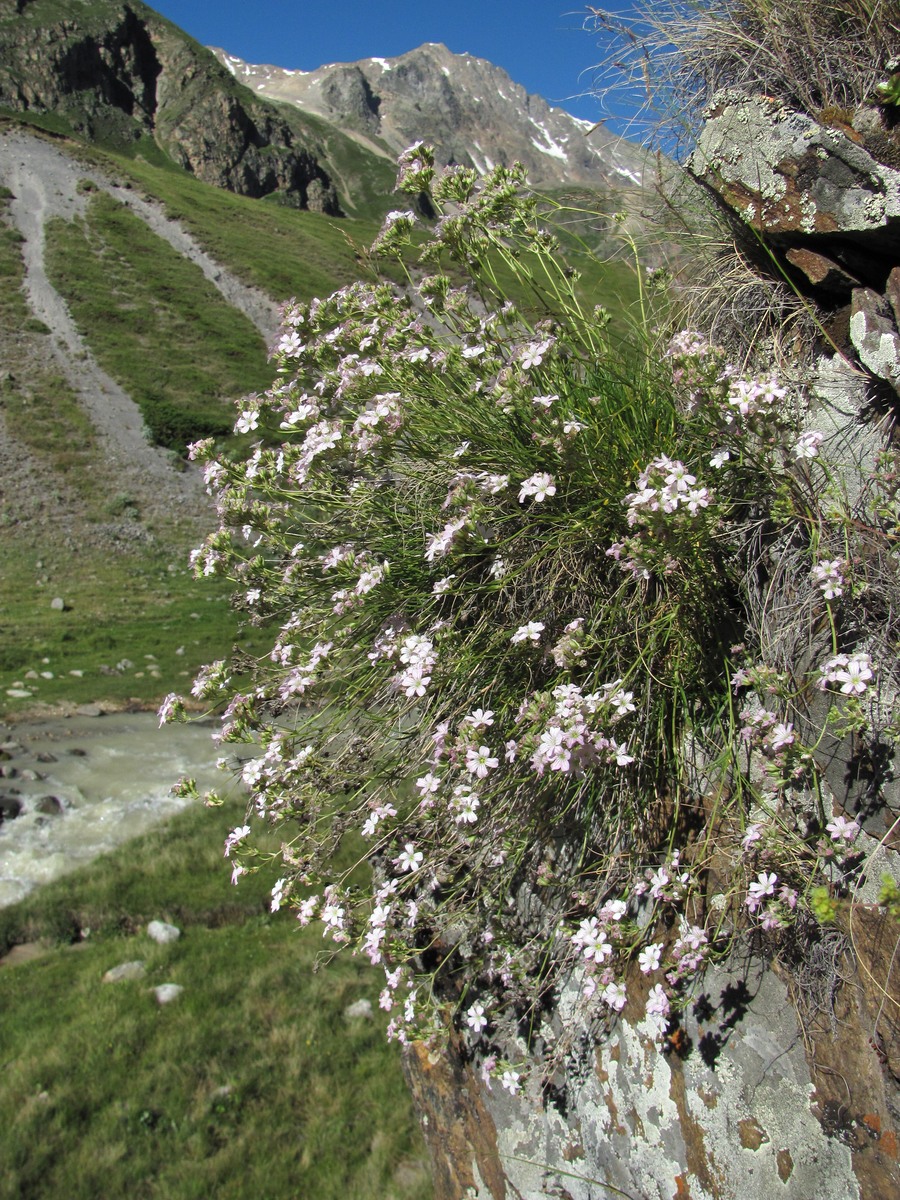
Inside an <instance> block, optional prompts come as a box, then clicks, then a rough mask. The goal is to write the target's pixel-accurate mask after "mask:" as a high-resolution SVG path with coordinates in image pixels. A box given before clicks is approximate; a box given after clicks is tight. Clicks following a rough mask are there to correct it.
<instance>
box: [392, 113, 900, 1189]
mask: <svg viewBox="0 0 900 1200" xmlns="http://www.w3.org/2000/svg"><path fill="white" fill-rule="evenodd" d="M897 139H898V127H897V125H896V124H893V123H892V121H891V119H890V114H887V113H885V112H879V111H878V110H876V109H867V110H860V111H859V112H858V113H857V114H855V116H854V119H853V120H852V121H850V120H847V121H842V122H841V123H840V125H839V126H837V125H835V124H824V123H823V122H822V121H820V120H814V119H813V118H811V117H810V116H808V115H806V114H802V113H798V112H795V111H792V110H789V109H786V108H784V107H783V106H779V105H778V104H776V103H775V102H773V101H771V100H770V99H768V98H765V97H760V96H738V95H733V94H731V95H727V96H720V97H718V98H717V101H716V103H715V104H714V106H713V108H712V110H711V112H710V115H709V120H708V122H707V125H706V128H705V130H704V132H703V134H702V136H701V137H700V139H699V143H698V146H697V150H696V153H695V154H694V157H693V159H692V160H691V164H690V170H691V173H692V174H693V176H694V178H695V179H696V180H697V181H699V183H700V185H701V187H702V189H703V190H704V191H706V192H707V194H708V195H711V196H712V197H713V198H714V202H715V203H716V204H719V205H721V206H722V208H723V211H724V212H725V214H726V215H727V216H728V217H730V218H732V219H733V218H734V217H735V216H737V217H738V218H739V221H738V225H739V226H740V225H742V227H743V229H744V230H745V232H747V233H748V234H749V236H748V237H746V238H745V239H744V240H745V242H746V244H747V246H751V247H756V250H757V252H758V253H757V261H758V262H759V264H760V270H765V271H768V273H769V274H770V276H771V277H772V278H773V279H774V280H780V279H783V276H784V274H787V275H788V276H789V278H790V279H791V280H792V282H793V284H794V287H795V288H796V290H797V291H799V292H800V293H802V294H804V295H805V296H806V297H807V298H808V300H809V303H810V309H809V312H810V314H811V315H812V316H813V317H814V324H815V325H816V326H817V329H818V331H819V332H818V338H819V340H818V360H817V361H816V362H814V363H813V366H812V368H811V371H810V375H811V377H812V388H811V390H812V393H813V403H812V406H811V410H810V420H812V421H814V422H815V425H816V428H818V429H820V430H824V431H825V434H826V437H827V438H828V439H829V441H830V442H831V443H832V444H833V445H834V446H836V447H837V448H838V450H839V454H840V455H841V456H842V457H838V458H837V459H835V460H834V461H835V462H836V467H835V469H836V470H837V471H838V473H839V474H840V475H841V476H842V480H841V482H842V484H843V486H844V487H845V488H846V489H847V492H848V494H853V491H854V489H857V490H858V489H859V488H860V486H861V485H863V484H864V482H865V480H866V479H867V478H868V474H867V472H868V469H869V467H870V465H871V463H872V461H873V459H874V455H875V452H876V451H877V449H878V448H879V446H880V445H881V444H882V438H881V435H880V434H878V433H876V429H875V425H876V421H883V420H887V421H890V420H891V416H892V414H893V416H894V417H895V415H896V411H897V405H898V402H900V386H898V385H900V266H898V261H900V260H898V242H897V238H898V232H900V171H898V169H897V161H896V155H897V149H898V140H897ZM751 231H752V232H751ZM739 240H740V239H739ZM807 349H808V347H804V353H805V352H806V350H807ZM768 565H769V567H770V568H771V571H772V574H771V575H770V576H769V577H768V581H767V584H766V586H767V587H768V588H769V589H770V592H771V593H772V594H771V595H770V596H769V601H770V606H769V609H768V612H769V614H770V621H769V627H768V629H767V630H766V634H765V636H766V637H768V638H769V639H770V641H771V644H772V645H774V644H775V643H776V642H778V641H779V640H781V641H782V642H783V643H784V644H785V645H786V646H787V650H786V651H785V652H786V653H787V654H788V656H795V657H796V658H802V655H803V654H804V653H809V643H810V639H811V638H814V637H815V636H817V635H816V634H815V633H814V631H811V630H810V629H809V628H807V627H804V628H803V629H802V630H799V631H798V630H791V629H789V628H785V627H783V626H780V625H779V618H778V614H779V613H782V612H789V611H791V603H790V596H789V595H788V592H787V590H786V589H787V588H789V587H790V584H787V583H785V582H784V578H785V577H784V576H782V577H781V579H782V581H781V582H778V580H777V579H775V575H776V574H777V570H776V568H777V561H776V557H775V555H773V556H772V558H771V559H770V560H769V564H768ZM870 633H871V631H870V630H865V629H864V630H861V631H858V636H860V637H862V638H865V637H866V636H868V635H869V634H870ZM830 636H831V635H830V634H829V635H828V637H830ZM764 649H766V647H764ZM890 652H892V653H896V647H894V648H893V650H892V651H890ZM889 699H890V700H892V699H893V698H892V697H890V698H889ZM815 754H816V757H817V761H818V762H819V766H820V769H821V770H822V773H823V777H824V778H825V780H827V784H828V787H829V789H830V795H829V796H828V798H827V799H828V802H829V805H830V804H831V803H833V804H834V811H835V812H836V813H838V814H846V815H847V816H848V817H852V818H854V819H855V820H856V821H857V822H858V823H859V824H860V826H861V827H862V830H863V834H862V835H861V838H862V841H861V848H863V849H864V850H865V853H866V855H867V856H868V860H867V865H866V869H865V871H864V872H863V874H862V877H861V879H860V881H859V883H858V886H857V887H856V889H855V891H854V892H853V894H852V895H851V896H850V898H849V899H848V901H847V903H846V908H845V910H844V912H843V914H842V916H841V917H840V919H838V920H837V921H836V922H835V923H834V924H833V925H831V926H826V927H824V928H825V929H826V932H824V933H823V934H821V936H819V937H818V939H817V940H816V939H811V940H808V941H806V942H804V940H803V939H802V938H801V939H798V943H797V945H796V947H795V948H794V950H793V952H791V953H788V954H786V955H784V956H783V957H782V958H781V960H780V961H779V962H777V963H776V962H773V960H772V959H771V958H770V957H769V956H767V955H766V954H765V953H763V944H762V943H761V942H760V941H759V940H758V939H754V938H751V937H749V936H748V938H747V939H746V940H744V941H743V942H739V943H738V944H737V952H736V953H734V954H732V956H731V958H730V959H729V960H728V961H726V962H724V963H720V964H718V965H717V966H715V967H713V968H710V969H708V970H707V971H706V973H705V974H704V975H703V976H702V978H700V979H699V980H698V981H697V982H696V984H695V986H694V989H693V991H692V993H691V995H690V998H689V1003H688V1005H687V1007H686V1009H685V1011H684V1013H683V1014H682V1020H681V1023H680V1025H678V1026H677V1027H676V1028H675V1030H674V1031H673V1032H672V1035H671V1037H670V1038H669V1039H668V1041H667V1042H666V1044H665V1045H664V1047H663V1048H662V1049H660V1047H659V1045H658V1044H656V1043H654V1041H653V1039H652V1036H651V1029H650V1025H649V1023H647V1022H646V1021H645V1019H644V1018H642V1016H641V1014H640V1012H639V1011H638V1009H639V1007H640V1006H641V1005H642V1003H643V997H642V996H641V995H640V992H641V987H642V984H641V977H640V975H639V974H637V973H635V977H634V979H633V980H631V981H630V983H629V987H628V995H629V1001H628V1004H627V1006H626V1007H625V1009H624V1011H623V1012H622V1014H621V1016H620V1017H619V1018H618V1019H614V1020H611V1021H610V1022H609V1024H608V1027H607V1028H605V1029H603V1028H599V1027H598V1026H597V1025H593V1026H590V1027H589V1026H587V1025H584V1026H583V1027H578V1028H576V1029H574V1030H572V1029H571V1027H569V1028H568V1032H569V1034H570V1039H569V1045H570V1046H571V1049H570V1051H569V1053H568V1055H567V1057H566V1059H565V1061H564V1062H563V1063H561V1064H560V1066H559V1069H558V1070H557V1071H556V1073H555V1074H554V1075H553V1077H552V1078H551V1079H550V1080H549V1081H548V1082H546V1083H545V1085H544V1086H543V1087H541V1086H540V1085H539V1084H537V1083H535V1084H533V1085H531V1087H530V1090H527V1091H526V1094H524V1095H509V1094H507V1093H506V1092H504V1091H503V1089H502V1088H500V1087H499V1086H497V1085H496V1084H494V1085H493V1086H492V1087H491V1086H489V1084H488V1082H486V1079H485V1076H484V1075H483V1074H482V1073H481V1070H480V1066H481V1063H480V1059H479V1055H478V1053H477V1052H476V1047H475V1046H473V1044H472V1043H471V1040H470V1039H468V1038H467V1036H466V1035H465V1034H462V1035H458V1036H457V1037H456V1039H455V1040H454V1041H453V1042H452V1043H451V1046H450V1050H449V1053H448V1054H446V1055H438V1054H435V1055H434V1056H431V1055H429V1053H428V1051H427V1049H426V1048H425V1047H423V1046H411V1047H409V1048H408V1049H407V1052H406V1070H407V1073H408V1076H409V1079H410V1082H411V1086H412V1088H413V1091H414V1095H415V1097H416V1100H417V1103H418V1105H419V1108H420V1109H421V1111H422V1112H423V1114H424V1128H425V1131H426V1136H427V1137H428V1138H429V1142H430V1146H431V1150H432V1154H433V1156H434V1159H435V1164H436V1165H435V1179H436V1197H437V1200H462V1198H463V1197H466V1198H476V1197H477V1198H478V1200H487V1198H489V1197H490V1198H491V1200H501V1198H502V1200H537V1198H538V1197H545V1196H546V1197H550V1196H553V1197H559V1198H564V1200H601V1198H602V1200H605V1198H607V1197H609V1196H623V1197H628V1198H629V1200H676V1198H677V1200H772V1198H773V1197H783V1198H784V1200H810V1198H811V1197H816V1200H849V1198H851V1197H852V1198H856V1200H884V1198H885V1197H887V1196H894V1195H898V1194H900V1141H898V1138H900V970H898V966H897V939H898V934H900V927H898V923H897V920H896V915H891V913H890V912H888V911H887V910H886V909H885V907H884V906H883V905H881V904H879V902H878V901H879V886H880V881H881V879H882V877H883V876H884V875H887V876H889V877H892V878H893V879H894V880H898V879H900V853H898V843H897V836H896V831H897V826H898V822H900V790H898V788H897V784H896V782H895V780H896V775H897V763H896V761H893V760H892V759H891V755H890V753H889V752H888V751H887V750H885V751H884V753H883V754H882V756H881V759H880V760H879V761H876V760H875V758H873V757H871V756H869V755H868V754H867V752H866V751H865V750H864V748H863V746H862V743H861V742H860V741H859V740H858V739H856V738H855V737H854V736H853V735H848V736H846V737H843V738H840V737H836V736H832V735H831V734H830V733H828V732H826V733H825V734H823V736H822V738H821V740H820V741H819V742H818V744H817V746H816V750H815ZM876 757H877V756H876ZM717 886H718V885H717ZM726 886H727V881H726V882H725V883H724V884H722V887H723V890H724V888H725V887H726ZM567 986H569V985H567ZM571 988H572V995H569V994H568V993H567V990H566V988H563V989H562V990H561V991H560V992H559V993H558V994H557V995H556V997H555V1000H554V1004H553V1005H552V1007H551V1008H549V1009H548V1011H546V1012H545V1013H543V1014H542V1018H541V1019H542V1022H543V1023H544V1024H545V1025H546V1028H547V1030H548V1031H551V1032H552V1031H558V1030H559V1029H560V1028H561V1026H562V1023H563V1021H564V1014H565V1013H566V1011H567V1010H568V1011H574V999H575V998H576V995H577V988H576V987H575V985H574V984H572V985H571ZM633 992H634V993H637V1003H636V1004H635V1006H634V1007H632V1004H633V1001H632V999H631V997H632V993H633ZM542 1028H543V1025H542ZM532 1045H533V1043H532ZM516 1049H517V1052H519V1053H521V1054H522V1055H525V1056H527V1055H528V1053H529V1048H528V1047H526V1045H525V1043H524V1041H523V1042H522V1043H521V1045H520V1046H518V1047H517V1048H516ZM533 1061H535V1062H536V1061H537V1059H536V1058H535V1059H534V1060H533ZM535 1074H536V1075H539V1074H540V1073H539V1071H536V1072H535Z"/></svg>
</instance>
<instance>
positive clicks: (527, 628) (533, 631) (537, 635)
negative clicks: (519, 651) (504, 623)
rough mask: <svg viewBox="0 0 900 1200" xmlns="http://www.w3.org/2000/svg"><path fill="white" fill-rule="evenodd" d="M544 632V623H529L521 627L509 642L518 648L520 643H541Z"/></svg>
mask: <svg viewBox="0 0 900 1200" xmlns="http://www.w3.org/2000/svg"><path fill="white" fill-rule="evenodd" d="M543 631H544V625H543V622H541V621H529V622H528V624H527V625H520V626H519V628H518V629H517V630H516V632H515V633H514V634H513V635H512V637H511V638H510V639H509V640H510V641H511V642H512V644H513V645H514V646H518V645H519V643H520V642H528V641H531V642H539V641H540V640H541V634H542V633H543Z"/></svg>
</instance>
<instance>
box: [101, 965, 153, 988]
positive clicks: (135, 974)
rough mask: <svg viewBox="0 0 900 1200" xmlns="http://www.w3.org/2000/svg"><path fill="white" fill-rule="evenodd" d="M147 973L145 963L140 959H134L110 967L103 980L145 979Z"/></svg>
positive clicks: (118, 981)
mask: <svg viewBox="0 0 900 1200" xmlns="http://www.w3.org/2000/svg"><path fill="white" fill-rule="evenodd" d="M146 973H147V968H146V966H145V964H144V963H143V962H141V960H140V959H133V960H132V961H131V962H124V963H119V965H118V966H117V967H110V969H109V970H108V971H107V972H106V974H105V975H104V976H103V982H104V983H123V982H125V981H127V980H134V979H143V978H144V976H145V975H146Z"/></svg>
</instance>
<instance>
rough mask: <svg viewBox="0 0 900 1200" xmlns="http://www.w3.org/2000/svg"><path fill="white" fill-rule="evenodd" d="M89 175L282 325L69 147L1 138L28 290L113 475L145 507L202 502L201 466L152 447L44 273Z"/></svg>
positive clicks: (253, 311)
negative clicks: (51, 225) (56, 225)
mask: <svg viewBox="0 0 900 1200" xmlns="http://www.w3.org/2000/svg"><path fill="white" fill-rule="evenodd" d="M82 179H90V180H92V182H93V183H94V184H95V185H96V186H97V187H100V188H102V189H103V190H104V191H107V192H109V193H110V195H113V196H115V197H116V199H119V200H122V201H123V202H124V203H126V204H127V205H128V206H129V207H130V208H131V209H133V210H134V211H135V213H136V214H137V215H139V216H140V217H141V218H142V219H143V220H145V221H146V222H147V224H148V225H149V226H150V228H151V229H152V230H153V231H154V232H155V233H156V234H158V235H159V236H160V237H163V238H165V240H166V241H167V242H169V244H170V245H172V246H173V247H174V248H175V249H176V250H177V251H178V252H179V253H180V254H184V255H185V256H186V257H188V258H190V259H191V261H192V262H194V263H196V264H197V266H199V267H200V269H201V270H202V271H203V273H204V274H205V275H206V277H207V278H208V279H209V280H210V281H211V282H212V283H213V284H214V285H215V286H216V287H217V288H218V290H219V291H220V292H221V294H222V295H223V297H224V298H225V299H226V300H227V301H228V303H229V304H232V305H233V306H234V307H236V308H238V309H239V310H240V311H241V312H243V313H244V314H245V315H246V316H247V317H248V318H249V319H250V320H251V321H252V322H253V323H254V325H256V327H257V329H259V330H260V332H261V333H262V334H263V336H264V337H266V338H267V339H268V340H270V339H271V338H272V337H273V335H274V331H275V328H276V327H277V311H276V308H275V305H274V304H272V303H271V301H270V300H269V299H268V298H267V297H266V296H264V295H263V294H262V293H260V292H257V291H256V290H255V289H251V288H248V287H246V286H245V285H244V284H242V283H241V282H240V281H239V280H238V279H236V278H235V277H234V276H233V275H231V274H230V273H229V272H228V271H226V270H224V269H223V268H222V267H220V266H219V265H218V264H217V263H215V262H214V261H213V260H212V259H211V258H210V257H209V256H208V255H207V254H206V253H205V252H204V251H203V250H202V249H201V248H200V247H199V246H198V245H197V243H196V242H194V240H193V238H191V237H190V235H189V234H188V233H187V232H186V231H185V230H183V229H182V228H181V226H179V225H178V224H177V223H176V222H174V221H170V220H169V219H168V218H167V217H166V216H165V214H164V213H163V212H162V210H161V209H160V207H159V206H158V205H154V204H152V203H150V202H148V201H146V200H143V199H141V198H139V197H138V196H136V195H134V193H133V192H132V191H131V190H130V189H127V188H123V187H120V186H118V185H117V184H116V183H114V182H113V181H112V180H110V179H109V177H108V176H106V175H105V173H104V172H102V171H101V170H99V169H98V168H96V167H93V166H90V165H88V164H86V163H80V162H78V161H77V159H75V158H73V157H72V156H70V155H68V154H66V153H65V152H63V151H62V150H60V149H58V148H57V147H56V146H54V145H52V144H51V143H50V142H48V141H46V140H45V139H43V138H40V137H36V136H33V135H31V134H29V133H27V132H26V131H23V130H16V131H12V132H8V133H6V134H5V135H4V136H3V137H0V184H2V185H4V186H6V187H8V188H9V189H10V191H11V192H12V193H13V197H14V198H13V199H12V200H11V201H10V206H9V214H10V217H11V218H12V220H13V222H14V223H15V225H16V227H17V229H18V230H19V232H20V233H21V234H22V236H23V237H24V238H25V241H24V242H23V244H22V252H23V259H24V263H25V272H26V274H25V290H26V294H27V296H28V302H29V304H30V306H31V308H32V311H33V312H34V315H35V316H36V317H38V318H39V319H40V320H41V321H43V322H44V324H45V325H46V326H48V328H49V329H50V331H51V335H50V337H49V338H47V339H46V341H47V342H49V344H50V347H51V350H52V354H53V357H54V358H55V359H56V361H57V362H58V365H59V368H60V370H61V371H62V373H63V374H64V376H65V377H66V379H67V380H68V381H69V383H70V385H71V386H72V388H73V389H74V390H75V392H76V393H77V394H78V396H79V398H80V400H81V402H82V404H83V406H84V409H85V411H86V412H87V413H88V415H89V416H90V418H91V421H92V422H93V424H94V426H95V427H96V429H97V433H98V438H99V443H100V447H101V451H102V453H103V455H104V458H105V459H106V460H107V462H108V464H109V469H110V472H111V474H112V475H113V476H114V477H115V478H117V479H121V480H122V481H123V483H124V484H126V485H127V490H128V491H129V492H139V493H140V494H141V501H142V505H143V507H144V509H145V511H147V510H151V511H152V510H157V511H160V510H169V511H170V510H171V508H172V505H173V503H175V504H179V503H180V504H186V505H188V506H189V507H190V508H191V509H194V510H196V509H197V508H201V507H205V506H206V505H205V496H204V495H203V490H202V485H201V481H200V476H199V473H198V472H197V471H195V470H188V471H184V470H183V469H181V468H180V466H178V465H177V464H175V463H174V462H173V459H172V456H171V455H170V454H168V453H167V452H166V451H164V450H161V449H159V448H158V447H156V446H153V445H151V443H150V442H149V441H148V440H147V437H146V435H145V432H144V423H143V418H142V416H141V413H140V410H139V408H138V406H137V405H136V404H135V403H134V401H133V400H132V399H131V398H130V396H129V395H128V394H127V393H126V392H125V391H124V389H123V388H122V387H120V385H119V384H118V383H117V382H116V381H115V380H114V379H112V378H111V377H110V376H109V375H107V374H106V372H105V371H103V370H102V368H101V367H100V366H99V364H98V363H97V362H96V360H95V359H94V357H93V355H92V354H91V353H90V350H89V348H88V346H87V344H86V343H85V341H84V339H83V338H82V337H81V335H80V333H79V332H78V330H77V328H76V326H75V323H74V321H73V320H72V317H71V314H70V312H69V309H68V307H67V305H66V303H65V301H64V300H63V298H62V297H61V296H60V294H59V293H58V292H57V291H56V289H55V288H54V287H53V285H52V283H51V282H50V280H49V279H48V277H47V272H46V268H45V264H44V225H45V223H46V222H47V221H48V220H50V219H51V218H53V217H61V218H63V219H64V220H67V221H70V220H72V219H73V218H74V217H75V216H77V215H80V214H83V213H84V212H85V210H86V208H87V202H88V197H86V196H85V195H83V194H82V193H80V192H79V191H78V187H77V185H78V182H79V180H82Z"/></svg>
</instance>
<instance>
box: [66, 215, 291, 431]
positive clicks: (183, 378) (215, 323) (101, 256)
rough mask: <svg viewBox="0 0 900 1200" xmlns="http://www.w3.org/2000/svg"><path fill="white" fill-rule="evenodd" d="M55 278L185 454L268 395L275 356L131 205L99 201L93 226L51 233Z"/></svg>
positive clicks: (97, 346)
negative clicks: (244, 400)
mask: <svg viewBox="0 0 900 1200" xmlns="http://www.w3.org/2000/svg"><path fill="white" fill-rule="evenodd" d="M46 265H47V273H48V275H49V277H50V280H51V282H52V283H53V284H54V286H55V287H56V289H57V291H58V292H59V293H60V294H61V295H62V296H63V297H64V298H65V300H66V302H67V304H68V306H69V310H70V312H71V313H72V315H73V317H74V318H75V322H76V324H77V325H78V326H79V329H80V330H81V332H82V334H83V335H84V336H85V338H86V339H87V341H88V344H89V345H90V347H91V350H92V351H93V353H94V356H95V357H96V359H97V361H98V362H99V363H100V365H101V366H102V367H103V369H104V370H105V371H107V372H108V374H110V375H112V376H113V378H114V379H116V380H118V382H119V383H121V384H122V385H123V387H124V388H125V390H126V391H127V392H128V394H129V395H130V396H131V398H132V399H133V400H134V401H135V402H136V403H137V404H138V406H139V407H140V409H141V412H142V413H143V416H144V420H145V422H146V424H147V427H148V429H149V431H150V434H151V436H152V438H153V440H154V441H155V442H156V443H157V444H158V445H161V446H166V447H168V448H170V449H172V450H175V451H177V452H179V453H183V452H184V448H185V446H186V445H187V443H188V442H191V441H195V440H196V439H197V438H199V437H219V436H223V435H226V434H228V433H230V432H231V428H232V426H233V424H234V417H233V407H232V402H233V401H234V400H235V399H237V398H238V397H240V396H242V395H244V394H246V393H247V392H250V391H254V390H256V389H258V388H262V387H265V386H266V384H267V381H268V380H269V379H270V377H271V372H270V371H269V369H268V367H267V365H266V348H265V344H264V342H263V340H262V338H261V337H260V335H259V333H258V332H257V331H256V329H255V328H254V327H253V325H252V324H251V322H250V321H249V320H248V319H247V318H246V317H244V316H243V315H242V314H241V313H239V312H237V311H236V310H235V309H234V308H232V307H231V306H230V305H229V304H227V303H226V301H225V300H224V299H223V298H222V296H221V295H220V294H219V292H218V291H217V290H216V288H215V287H214V286H213V285H212V284H211V283H210V282H209V281H208V280H207V279H206V278H205V276H204V275H203V272H202V271H201V270H200V268H199V267H197V266H195V265H194V264H193V263H191V262H189V261H188V260H187V259H186V258H184V257H183V256H182V255H180V254H178V253H177V252H176V251H175V250H173V249H172V247H171V246H169V244H168V243H167V242H165V241H163V239H162V238H160V237H157V235H156V234H154V233H153V232H152V231H151V230H150V229H149V228H148V227H147V225H146V224H145V223H144V222H143V221H142V220H140V218H139V217H137V216H135V215H134V214H133V213H132V212H131V211H130V210H129V209H128V208H127V207H126V206H125V205H124V204H121V203H119V202H118V201H117V200H114V199H113V198H112V197H110V196H108V195H107V194H106V193H103V192H100V193H97V194H96V195H94V196H93V198H92V199H91V201H90V204H89V206H88V210H87V216H86V218H85V219H84V220H76V221H74V222H71V223H66V222H64V221H62V220H59V219H58V218H57V219H55V220H53V221H51V222H50V223H49V224H48V226H47V228H46Z"/></svg>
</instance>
